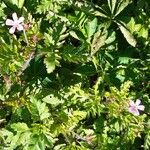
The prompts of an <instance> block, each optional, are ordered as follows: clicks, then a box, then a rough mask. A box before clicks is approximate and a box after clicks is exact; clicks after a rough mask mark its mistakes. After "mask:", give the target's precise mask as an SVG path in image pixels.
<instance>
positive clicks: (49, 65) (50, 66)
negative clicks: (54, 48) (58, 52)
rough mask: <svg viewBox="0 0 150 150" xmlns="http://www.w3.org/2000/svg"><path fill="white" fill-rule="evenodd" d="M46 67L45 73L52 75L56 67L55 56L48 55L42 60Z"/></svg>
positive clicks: (52, 54)
mask: <svg viewBox="0 0 150 150" xmlns="http://www.w3.org/2000/svg"><path fill="white" fill-rule="evenodd" d="M44 63H45V65H46V69H47V73H52V72H53V71H54V70H55V67H56V61H55V54H54V53H48V54H47V55H46V57H45V59H44Z"/></svg>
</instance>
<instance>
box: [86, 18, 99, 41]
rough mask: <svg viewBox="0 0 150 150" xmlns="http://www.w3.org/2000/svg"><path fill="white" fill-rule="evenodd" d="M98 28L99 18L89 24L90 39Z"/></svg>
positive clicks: (87, 27)
mask: <svg viewBox="0 0 150 150" xmlns="http://www.w3.org/2000/svg"><path fill="white" fill-rule="evenodd" d="M96 27H97V18H94V19H93V20H92V21H91V22H88V23H87V26H86V30H87V35H88V38H90V37H91V36H92V35H93V34H94V33H95V31H96Z"/></svg>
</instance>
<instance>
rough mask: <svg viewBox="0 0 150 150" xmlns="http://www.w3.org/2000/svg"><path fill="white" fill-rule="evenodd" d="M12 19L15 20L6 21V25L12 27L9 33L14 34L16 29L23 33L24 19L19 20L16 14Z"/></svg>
mask: <svg viewBox="0 0 150 150" xmlns="http://www.w3.org/2000/svg"><path fill="white" fill-rule="evenodd" d="M12 19H13V20H11V19H7V20H6V25H7V26H12V27H11V28H10V29H9V33H10V34H13V33H14V32H15V31H16V29H17V30H18V31H22V30H23V29H24V28H23V24H22V23H23V21H24V17H20V18H18V17H17V14H16V13H13V14H12Z"/></svg>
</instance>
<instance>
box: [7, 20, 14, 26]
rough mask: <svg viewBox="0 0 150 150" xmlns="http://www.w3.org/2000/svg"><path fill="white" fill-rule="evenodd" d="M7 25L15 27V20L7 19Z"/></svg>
mask: <svg viewBox="0 0 150 150" xmlns="http://www.w3.org/2000/svg"><path fill="white" fill-rule="evenodd" d="M6 25H7V26H13V25H14V21H13V20H10V19H7V20H6Z"/></svg>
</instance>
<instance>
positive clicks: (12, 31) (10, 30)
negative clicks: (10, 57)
mask: <svg viewBox="0 0 150 150" xmlns="http://www.w3.org/2000/svg"><path fill="white" fill-rule="evenodd" d="M15 30H16V27H15V26H13V27H11V28H10V29H9V33H10V34H13V33H14V32H15Z"/></svg>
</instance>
